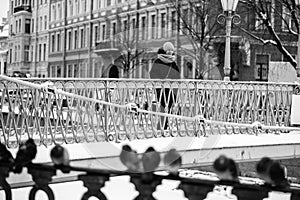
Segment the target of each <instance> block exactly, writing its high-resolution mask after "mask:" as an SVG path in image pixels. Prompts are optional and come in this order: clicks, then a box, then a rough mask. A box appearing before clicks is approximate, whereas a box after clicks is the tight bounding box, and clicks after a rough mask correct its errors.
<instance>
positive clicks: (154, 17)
mask: <svg viewBox="0 0 300 200" xmlns="http://www.w3.org/2000/svg"><path fill="white" fill-rule="evenodd" d="M155 33H156V16H155V15H151V38H152V39H154V38H155Z"/></svg>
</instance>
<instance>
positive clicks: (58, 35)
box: [56, 33, 60, 51]
mask: <svg viewBox="0 0 300 200" xmlns="http://www.w3.org/2000/svg"><path fill="white" fill-rule="evenodd" d="M56 38H57V39H56V41H57V45H56V51H60V34H59V33H58V34H57V35H56Z"/></svg>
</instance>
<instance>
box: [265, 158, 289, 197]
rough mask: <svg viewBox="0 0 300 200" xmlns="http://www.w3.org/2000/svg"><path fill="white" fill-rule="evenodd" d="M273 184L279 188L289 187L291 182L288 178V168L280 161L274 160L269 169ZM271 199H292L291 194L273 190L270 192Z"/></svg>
mask: <svg viewBox="0 0 300 200" xmlns="http://www.w3.org/2000/svg"><path fill="white" fill-rule="evenodd" d="M269 174H270V178H271V181H272V185H273V186H275V187H278V188H286V187H289V186H290V184H289V182H288V180H287V169H286V167H285V166H283V165H281V164H280V163H279V162H275V161H274V162H273V163H272V165H271V166H270V170H269ZM269 198H270V199H280V200H290V199H291V194H289V193H284V192H277V191H273V192H270V193H269Z"/></svg>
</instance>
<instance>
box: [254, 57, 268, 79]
mask: <svg viewBox="0 0 300 200" xmlns="http://www.w3.org/2000/svg"><path fill="white" fill-rule="evenodd" d="M256 69H257V74H256V80H257V81H268V70H269V55H259V54H258V55H256Z"/></svg>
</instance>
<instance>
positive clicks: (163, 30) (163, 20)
mask: <svg viewBox="0 0 300 200" xmlns="http://www.w3.org/2000/svg"><path fill="white" fill-rule="evenodd" d="M165 36H166V13H162V14H161V37H162V38H164V37H165Z"/></svg>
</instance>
